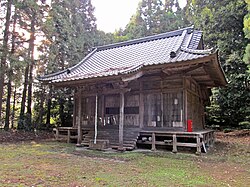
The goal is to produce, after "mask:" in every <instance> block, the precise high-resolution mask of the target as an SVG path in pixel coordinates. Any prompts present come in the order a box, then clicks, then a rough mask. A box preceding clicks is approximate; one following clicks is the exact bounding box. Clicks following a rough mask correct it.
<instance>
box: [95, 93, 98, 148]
mask: <svg viewBox="0 0 250 187" xmlns="http://www.w3.org/2000/svg"><path fill="white" fill-rule="evenodd" d="M97 112H98V95H97V94H96V97H95V138H94V144H96V138H97V123H98V114H97Z"/></svg>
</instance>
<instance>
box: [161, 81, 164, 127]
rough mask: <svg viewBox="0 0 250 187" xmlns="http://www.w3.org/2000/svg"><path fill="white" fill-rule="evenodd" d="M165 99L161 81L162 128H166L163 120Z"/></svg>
mask: <svg viewBox="0 0 250 187" xmlns="http://www.w3.org/2000/svg"><path fill="white" fill-rule="evenodd" d="M163 115H164V98H163V82H162V80H161V127H163V126H164V124H163V119H164V116H163Z"/></svg>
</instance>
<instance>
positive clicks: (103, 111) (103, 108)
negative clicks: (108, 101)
mask: <svg viewBox="0 0 250 187" xmlns="http://www.w3.org/2000/svg"><path fill="white" fill-rule="evenodd" d="M104 99H105V98H104V95H102V97H101V107H102V108H101V116H102V126H104V125H105V124H104V121H105V120H104V117H105V100H104Z"/></svg>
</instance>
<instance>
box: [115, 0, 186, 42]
mask: <svg viewBox="0 0 250 187" xmlns="http://www.w3.org/2000/svg"><path fill="white" fill-rule="evenodd" d="M184 13H185V12H184V10H183V9H181V8H180V6H179V3H178V1H177V0H165V2H163V1H162V0H142V1H141V2H140V3H139V5H138V8H137V11H136V13H135V14H134V15H133V16H132V17H131V19H130V22H129V23H128V24H127V26H126V28H125V30H124V31H123V33H122V34H120V36H123V37H124V36H125V37H124V38H123V39H122V40H127V39H134V38H139V37H144V36H149V35H154V34H159V33H163V32H167V31H171V30H176V29H179V28H182V27H185V26H188V25H189V22H188V21H187V20H186V19H184ZM118 36H119V35H118ZM120 38H121V37H120Z"/></svg>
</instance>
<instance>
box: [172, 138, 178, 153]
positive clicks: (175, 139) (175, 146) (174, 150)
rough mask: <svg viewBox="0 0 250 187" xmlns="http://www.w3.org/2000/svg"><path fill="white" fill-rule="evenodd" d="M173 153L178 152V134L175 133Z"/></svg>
mask: <svg viewBox="0 0 250 187" xmlns="http://www.w3.org/2000/svg"><path fill="white" fill-rule="evenodd" d="M172 152H173V153H177V138H176V134H173V150H172Z"/></svg>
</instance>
